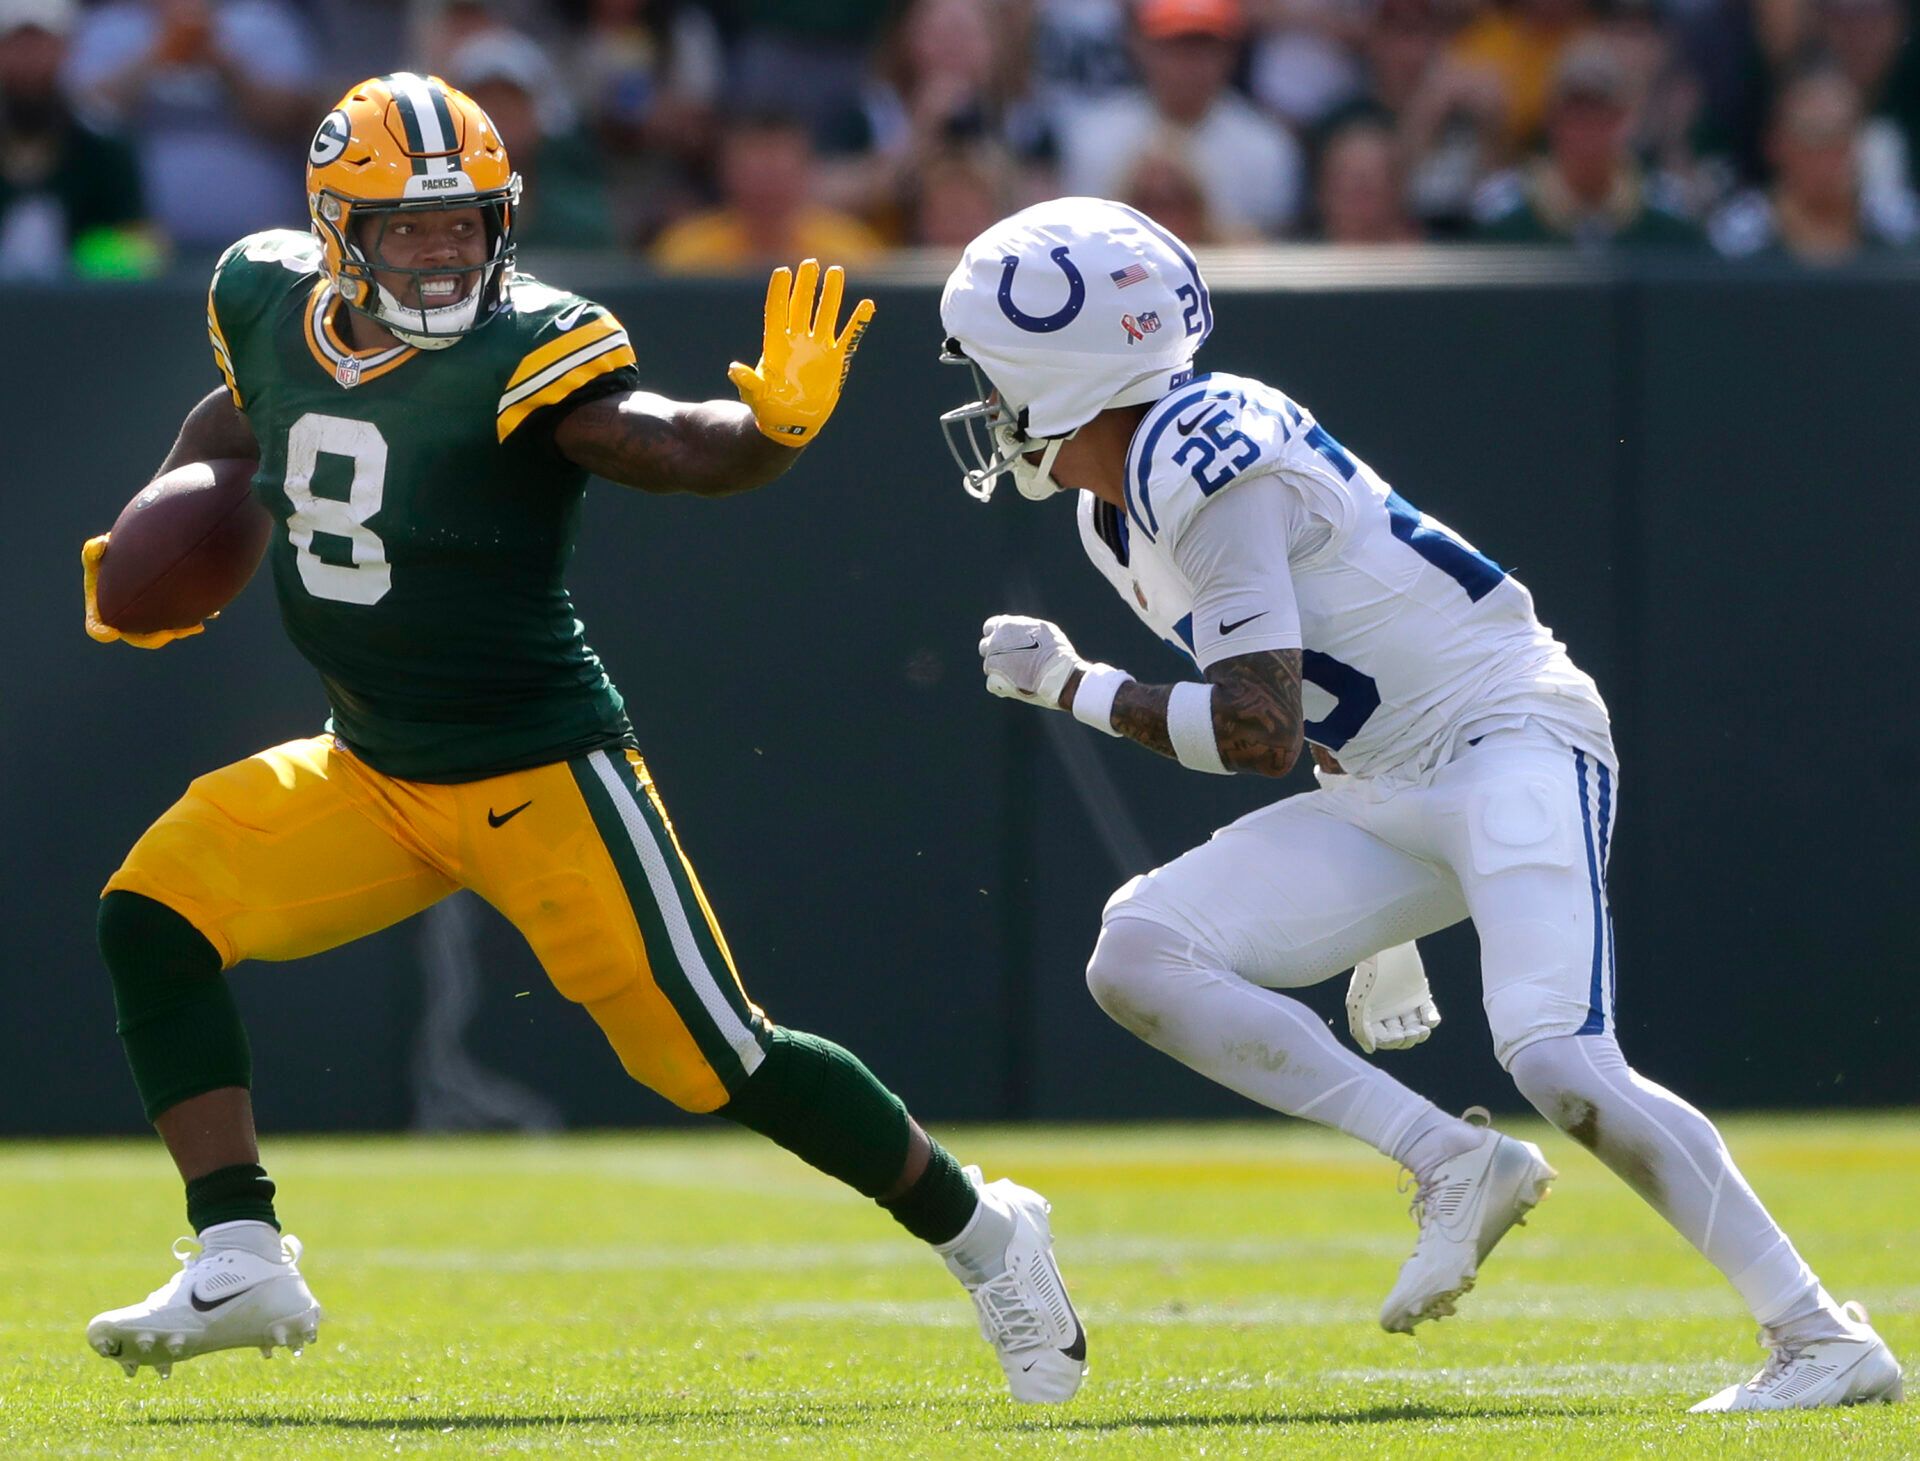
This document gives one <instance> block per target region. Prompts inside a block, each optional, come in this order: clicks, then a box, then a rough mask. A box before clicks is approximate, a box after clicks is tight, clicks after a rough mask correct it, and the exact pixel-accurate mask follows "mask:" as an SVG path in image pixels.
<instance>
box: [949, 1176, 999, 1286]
mask: <svg viewBox="0 0 1920 1461" xmlns="http://www.w3.org/2000/svg"><path fill="white" fill-rule="evenodd" d="M1012 1241H1013V1218H1012V1216H1011V1215H1010V1214H1008V1213H1005V1212H1002V1211H1001V1210H1000V1209H999V1208H998V1207H996V1206H994V1204H993V1203H992V1201H991V1200H989V1199H988V1198H987V1197H986V1196H985V1195H982V1196H981V1198H980V1201H979V1203H978V1204H977V1205H976V1206H975V1207H974V1209H973V1216H972V1217H970V1218H968V1219H967V1225H966V1226H965V1227H964V1228H962V1229H961V1230H960V1231H959V1232H958V1233H956V1234H955V1235H954V1236H953V1237H952V1238H950V1239H948V1240H947V1241H946V1242H944V1243H935V1244H934V1245H933V1251H934V1252H936V1253H938V1254H939V1255H940V1256H941V1257H942V1258H944V1259H946V1260H947V1267H948V1268H949V1269H951V1270H952V1271H953V1274H954V1276H955V1277H956V1278H958V1279H960V1280H961V1281H962V1282H964V1283H975V1284H977V1283H985V1282H986V1281H987V1280H988V1279H990V1278H996V1277H998V1276H999V1275H1000V1274H1001V1273H1002V1272H1003V1271H1005V1269H1006V1266H1007V1244H1008V1243H1010V1242H1012Z"/></svg>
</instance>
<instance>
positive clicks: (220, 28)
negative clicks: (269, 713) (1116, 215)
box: [0, 0, 1920, 279]
mask: <svg viewBox="0 0 1920 1461" xmlns="http://www.w3.org/2000/svg"><path fill="white" fill-rule="evenodd" d="M1908 6H1909V0H96V3H82V0H0V279H8V278H10V279H19V278H29V279H43V278H57V277H61V276H63V275H78V276H82V277H95V278H99V277H123V276H139V275H142V274H145V273H149V272H152V271H153V270H155V269H157V268H160V267H163V266H164V263H165V261H166V259H167V258H168V257H169V255H170V254H178V255H185V256H192V255H203V254H206V253H210V252H211V251H213V250H216V249H218V248H220V247H222V246H224V245H225V244H227V243H228V242H230V241H232V240H233V239H234V238H236V237H238V236H240V235H241V234H244V233H247V232H249V231H251V230H254V229H258V228H265V227H275V226H291V227H296V228H303V227H305V226H306V215H305V205H304V200H303V198H302V194H301V172H302V164H303V159H304V154H305V144H306V142H307V140H308V138H309V137H310V136H311V134H312V131H313V128H314V126H315V124H316V123H317V121H318V119H319V118H320V116H321V115H322V114H323V113H324V111H325V110H326V108H327V107H328V106H330V105H331V104H332V102H333V100H334V98H336V97H337V96H338V95H339V94H340V93H341V92H343V91H344V90H345V89H346V87H347V86H348V85H349V84H351V83H352V82H354V81H356V80H358V79H360V78H362V77H364V76H368V75H377V74H380V73H382V72H386V71H390V70H396V69H402V68H408V69H414V70H420V71H427V72H432V73H434V74H437V75H440V76H442V77H444V78H446V80H448V81H449V82H451V83H452V84H453V85H455V86H458V87H460V88H461V89H463V90H465V91H467V92H469V93H471V94H472V96H473V97H474V98H475V99H476V100H477V101H478V102H479V103H480V104H481V105H482V106H483V107H485V108H486V109H487V111H488V112H489V113H490V114H491V115H492V117H493V118H494V120H495V122H496V123H497V124H498V126H499V128H500V130H501V132H502V134H503V135H504V136H505V138H506V139H507V143H508V146H509V148H510V150H511V152H512V155H513V159H514V161H515V164H516V165H517V166H518V168H519V170H520V171H521V173H522V174H523V175H524V176H525V178H526V182H527V190H528V191H527V201H526V205H525V208H524V210H523V213H522V229H523V231H522V234H521V239H522V243H523V246H524V247H525V248H527V249H547V248H564V247H576V248H593V249H619V250H625V251H629V252H631V253H633V254H635V255H639V256H644V257H645V258H647V259H650V260H651V261H652V263H653V264H654V266H656V267H658V268H660V269H665V270H684V271H723V270H731V269H736V268H755V269H757V268H759V267H761V266H762V265H764V264H765V263H766V262H768V261H770V260H790V259H792V258H794V257H797V256H801V255H806V254H817V255H821V256H824V257H829V258H833V259H838V260H842V261H844V262H847V263H849V264H854V263H859V262H861V261H864V260H869V259H871V258H873V257H874V256H876V255H877V254H879V253H881V252H882V251H884V250H886V249H889V248H894V247H902V246H906V247H926V248H931V249H938V250H945V251H948V252H949V253H951V252H953V251H956V250H957V249H958V248H959V246H960V245H961V244H963V243H964V242H965V241H966V240H967V239H968V238H970V237H972V236H973V234H975V233H976V232H978V231H979V230H980V229H981V228H983V227H985V226H986V225H987V224H988V223H990V222H992V221H993V220H994V219H995V218H997V217H999V216H1001V215H1002V214H1004V213H1006V212H1009V211H1011V210H1012V209H1014V208H1016V207H1019V206H1022V205H1024V204H1026V203H1029V202H1033V201H1036V200H1038V199H1040V198H1044V197H1049V196H1052V195H1055V194H1059V193H1089V194H1098V195H1102V196H1108V197H1116V198H1120V199H1123V200H1125V201H1128V202H1131V203H1133V204H1135V205H1137V206H1139V207H1141V208H1143V209H1145V210H1146V211H1148V212H1150V213H1152V214H1153V215H1155V216H1156V217H1158V218H1159V219H1161V220H1162V221H1163V222H1164V223H1166V224H1167V225H1168V226H1169V227H1171V228H1173V229H1174V230H1175V231H1177V232H1178V233H1180V234H1182V235H1184V236H1185V237H1186V238H1188V239H1189V240H1191V241H1192V242H1194V243H1196V244H1198V245H1203V246H1204V245H1219V244H1244V243H1257V242H1260V241H1262V240H1288V241H1325V242H1331V243H1338V244H1349V245H1361V244H1410V243H1417V242H1423V241H1424V242H1429V243H1435V244H1439V243H1445V242H1449V241H1480V242H1488V241H1492V242H1512V243H1542V244H1563V245H1567V246H1569V247H1572V248H1577V249H1582V250H1608V249H1630V248H1648V247H1660V248H1666V249H1671V250H1693V251H1697V252H1704V251H1708V250H1717V251H1718V252H1719V253H1720V254H1722V255H1725V256H1728V257H1735V258H1746V257H1755V256H1774V257H1788V258H1794V259H1798V260H1801V261H1804V262H1806V263H1810V264H1818V263H1824V262H1829V261H1835V260H1843V259H1849V258H1853V257H1857V256H1859V255H1861V254H1863V253H1868V252H1873V251H1882V250H1890V249H1904V248H1908V247H1910V246H1912V245H1913V244H1914V242H1915V240H1916V238H1917V237H1920V205H1916V200H1915V192H1914V183H1915V161H1916V143H1917V142H1920V137H1917V136H1916V133H1917V131H1920V56H1917V55H1916V43H1915V40H1914V37H1913V34H1912V28H1911V23H1910V15H1909V9H1908Z"/></svg>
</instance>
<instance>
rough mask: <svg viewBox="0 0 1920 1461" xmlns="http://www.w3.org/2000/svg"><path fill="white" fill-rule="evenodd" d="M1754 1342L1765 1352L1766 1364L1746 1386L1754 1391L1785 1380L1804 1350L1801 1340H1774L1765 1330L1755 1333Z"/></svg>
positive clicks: (1803, 1343)
mask: <svg viewBox="0 0 1920 1461" xmlns="http://www.w3.org/2000/svg"><path fill="white" fill-rule="evenodd" d="M1753 1338H1754V1342H1755V1343H1756V1344H1759V1345H1761V1346H1762V1347H1763V1348H1765V1349H1766V1351H1767V1362H1766V1363H1765V1364H1764V1365H1762V1366H1761V1367H1760V1373H1759V1374H1757V1375H1755V1376H1754V1377H1753V1378H1752V1379H1751V1380H1749V1381H1747V1384H1748V1385H1749V1386H1750V1387H1751V1388H1753V1389H1755V1390H1765V1389H1769V1388H1771V1387H1772V1386H1774V1385H1777V1384H1779V1383H1780V1382H1781V1381H1782V1380H1783V1379H1785V1378H1786V1374H1787V1371H1788V1370H1790V1369H1792V1368H1793V1364H1794V1361H1796V1360H1798V1359H1799V1358H1800V1352H1801V1351H1802V1350H1803V1349H1805V1348H1806V1343H1805V1342H1804V1341H1802V1340H1794V1339H1776V1338H1774V1337H1773V1335H1772V1334H1771V1333H1769V1332H1768V1331H1767V1330H1765V1329H1761V1330H1759V1331H1757V1332H1756V1333H1755V1334H1754V1336H1753Z"/></svg>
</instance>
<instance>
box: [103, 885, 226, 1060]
mask: <svg viewBox="0 0 1920 1461" xmlns="http://www.w3.org/2000/svg"><path fill="white" fill-rule="evenodd" d="M95 933H96V935H97V937H98V939H99V943H100V957H101V958H102V959H104V960H105V961H106V965H107V973H108V975H109V976H110V977H111V978H112V980H113V996H114V1005H115V1007H116V1010H117V1012H118V1014H119V1017H120V1028H121V1029H122V1031H123V1032H124V1031H125V1030H126V1029H127V1027H128V1026H129V1024H136V1025H137V1024H140V1023H143V1022H144V1021H145V1020H146V1019H148V1018H151V1017H152V1016H153V1015H154V1014H156V1013H161V1012H164V1011H166V1010H168V1009H171V1008H172V1007H173V1006H174V1005H176V1004H177V1003H178V1002H179V1001H180V1000H181V999H182V998H183V997H188V996H189V994H190V992H191V991H193V990H195V989H198V988H200V987H203V986H204V985H205V984H206V983H207V982H208V981H209V980H213V979H217V978H218V977H219V974H220V953H219V950H217V949H215V948H214V946H213V945H212V944H211V943H209V942H208V941H207V938H206V936H205V935H204V934H202V933H201V932H200V930H199V929H197V928H195V927H194V926H193V925H192V924H191V923H189V922H187V920H186V919H185V918H183V917H181V916H180V915H179V914H178V913H176V912H174V911H173V909H171V908H169V907H167V905H166V904H164V903H158V902H155V901H154V900H153V899H152V898H148V897H144V896H142V895H141V894H139V893H129V892H125V891H119V890H116V891H114V892H111V893H108V894H107V895H106V896H105V897H103V898H102V899H101V900H100V910H99V914H98V917H97V920H96V922H95Z"/></svg>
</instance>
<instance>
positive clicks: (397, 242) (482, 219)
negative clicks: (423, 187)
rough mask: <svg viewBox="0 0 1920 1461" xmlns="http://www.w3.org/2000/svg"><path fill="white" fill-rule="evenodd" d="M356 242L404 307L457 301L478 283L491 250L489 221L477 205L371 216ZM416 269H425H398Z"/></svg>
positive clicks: (377, 276)
mask: <svg viewBox="0 0 1920 1461" xmlns="http://www.w3.org/2000/svg"><path fill="white" fill-rule="evenodd" d="M359 242H360V247H361V249H362V250H363V251H364V252H365V253H366V255H367V258H368V260H369V261H370V262H371V263H372V264H373V269H374V277H375V278H376V279H378V280H379V281H380V284H381V286H382V287H383V288H384V289H386V291H387V292H388V293H389V294H391V295H392V296H393V297H394V298H395V299H397V300H399V301H400V303H401V304H402V305H404V306H405V307H407V308H408V309H439V308H442V307H443V306H446V305H449V304H458V303H459V302H460V301H461V300H463V299H465V298H466V297H467V295H468V294H470V293H471V292H472V291H473V290H475V289H477V288H479V287H480V266H481V265H482V264H484V263H486V261H487V255H488V252H489V245H488V242H487V220H486V216H485V215H484V214H483V213H482V212H481V211H480V210H479V209H478V208H448V209H434V210H423V211H421V212H417V213H393V214H388V215H386V216H385V217H375V218H371V219H368V220H367V221H366V222H365V223H364V224H363V225H362V230H361V236H360V240H359ZM415 269H418V270H422V271H424V272H422V273H417V274H416V273H405V272H401V271H403V270H415ZM436 269H443V270H445V271H446V272H445V273H438V274H437V273H435V272H434V271H435V270H436Z"/></svg>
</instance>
